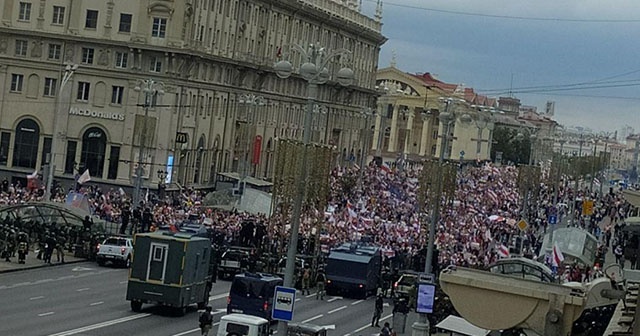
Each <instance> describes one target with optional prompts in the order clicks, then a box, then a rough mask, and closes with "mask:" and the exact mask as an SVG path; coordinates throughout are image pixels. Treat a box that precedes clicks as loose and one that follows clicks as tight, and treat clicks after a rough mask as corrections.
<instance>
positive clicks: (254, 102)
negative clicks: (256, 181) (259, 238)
mask: <svg viewBox="0 0 640 336" xmlns="http://www.w3.org/2000/svg"><path fill="white" fill-rule="evenodd" d="M266 101H267V100H266V99H264V97H263V96H256V95H254V94H253V93H245V94H242V95H240V97H239V99H238V102H239V103H240V104H245V105H247V106H248V110H247V115H246V118H245V123H244V131H245V139H246V141H247V143H246V146H244V147H245V149H246V150H245V153H244V159H243V160H242V162H243V164H242V175H241V176H240V179H241V180H242V182H241V183H242V188H241V190H242V195H244V191H245V190H246V188H247V178H248V177H249V174H250V169H249V165H250V162H251V157H250V156H251V132H250V131H249V128H250V123H251V120H250V118H251V117H252V116H253V112H254V111H253V109H254V108H255V107H256V106H264V105H265V104H266Z"/></svg>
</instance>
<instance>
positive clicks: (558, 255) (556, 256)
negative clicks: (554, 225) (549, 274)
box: [551, 243, 564, 267]
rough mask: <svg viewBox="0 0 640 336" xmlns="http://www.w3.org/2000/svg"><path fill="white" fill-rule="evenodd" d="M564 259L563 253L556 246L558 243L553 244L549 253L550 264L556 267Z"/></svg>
mask: <svg viewBox="0 0 640 336" xmlns="http://www.w3.org/2000/svg"><path fill="white" fill-rule="evenodd" d="M563 261H564V255H562V251H561V250H560V248H559V247H558V244H557V243H556V244H553V253H552V255H551V265H552V266H555V267H558V266H560V264H562V262H563Z"/></svg>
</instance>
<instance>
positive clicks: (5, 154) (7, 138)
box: [0, 132, 11, 166]
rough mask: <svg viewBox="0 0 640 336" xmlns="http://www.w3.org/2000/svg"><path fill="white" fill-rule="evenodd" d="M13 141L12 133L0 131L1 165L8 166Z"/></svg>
mask: <svg viewBox="0 0 640 336" xmlns="http://www.w3.org/2000/svg"><path fill="white" fill-rule="evenodd" d="M10 142H11V133H9V132H2V133H0V165H2V166H6V165H7V162H9V143H10Z"/></svg>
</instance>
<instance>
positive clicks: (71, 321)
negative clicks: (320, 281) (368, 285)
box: [0, 262, 391, 336]
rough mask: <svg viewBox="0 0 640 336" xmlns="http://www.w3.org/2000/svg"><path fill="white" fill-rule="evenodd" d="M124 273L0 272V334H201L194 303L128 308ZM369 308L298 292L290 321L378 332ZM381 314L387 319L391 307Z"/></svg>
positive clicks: (75, 269) (224, 284) (218, 290)
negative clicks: (184, 307)
mask: <svg viewBox="0 0 640 336" xmlns="http://www.w3.org/2000/svg"><path fill="white" fill-rule="evenodd" d="M127 276H128V270H126V269H121V268H109V267H99V266H97V265H96V264H95V263H91V262H85V263H77V264H71V265H61V266H58V267H54V268H40V269H33V270H25V271H20V272H14V273H7V274H0V335H2V336H13V335H15V336H28V335H50V336H54V335H55V336H68V335H83V336H88V335H154V336H163V335H166V336H183V335H193V336H198V335H200V332H199V329H198V312H197V310H196V307H195V306H193V308H192V309H191V310H190V311H189V312H188V313H187V315H185V316H183V317H178V316H176V315H175V314H174V312H173V311H171V310H168V309H164V308H161V307H154V306H151V305H145V306H144V307H143V310H142V312H141V313H134V312H132V311H131V310H130V306H129V302H128V301H126V300H125V294H126V286H127ZM229 286H230V282H228V281H218V282H217V283H216V284H214V287H213V289H212V291H211V300H210V305H211V306H212V307H213V311H214V313H215V314H216V315H215V318H214V323H216V325H217V322H218V320H219V318H220V316H221V315H223V314H224V313H225V311H226V297H227V293H228V291H229ZM385 305H386V304H385ZM372 312H373V298H369V299H368V300H353V299H347V298H341V297H331V296H329V297H325V300H324V301H318V300H316V299H315V296H314V295H313V294H312V295H311V296H308V297H307V296H303V295H301V294H300V292H298V294H297V299H296V303H295V312H294V322H310V323H313V324H318V325H335V330H331V331H330V332H329V335H332V336H333V335H373V334H376V335H377V334H378V333H379V330H380V329H379V328H371V327H369V324H370V323H371V315H372ZM382 316H383V319H385V321H389V322H391V317H390V316H391V307H389V306H387V307H385V309H384V313H383V315H382ZM274 328H275V326H274ZM215 330H217V328H216V327H215V326H214V330H213V331H215ZM212 334H214V333H213V332H212V333H210V335H212Z"/></svg>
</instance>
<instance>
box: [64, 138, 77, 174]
mask: <svg viewBox="0 0 640 336" xmlns="http://www.w3.org/2000/svg"><path fill="white" fill-rule="evenodd" d="M77 147H78V143H77V142H75V141H68V142H67V156H66V158H65V161H64V173H65V174H73V168H74V166H75V164H76V148H77Z"/></svg>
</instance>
